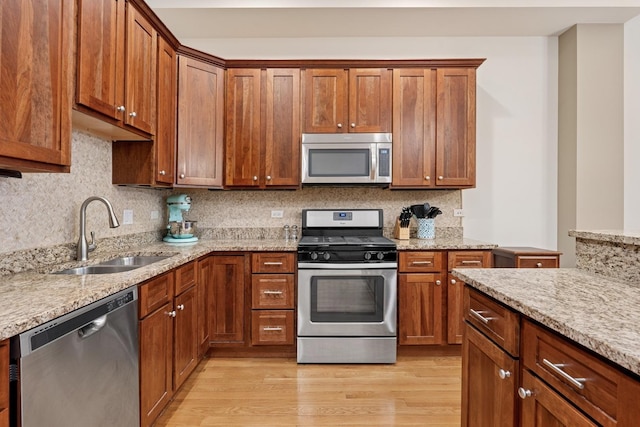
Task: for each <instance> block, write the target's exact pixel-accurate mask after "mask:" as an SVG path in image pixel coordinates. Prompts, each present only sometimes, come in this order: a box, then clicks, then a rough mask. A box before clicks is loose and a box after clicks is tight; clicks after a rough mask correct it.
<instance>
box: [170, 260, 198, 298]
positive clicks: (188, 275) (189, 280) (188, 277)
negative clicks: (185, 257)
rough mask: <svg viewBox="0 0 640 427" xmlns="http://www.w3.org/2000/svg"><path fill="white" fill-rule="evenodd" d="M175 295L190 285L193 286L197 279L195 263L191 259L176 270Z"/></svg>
mask: <svg viewBox="0 0 640 427" xmlns="http://www.w3.org/2000/svg"><path fill="white" fill-rule="evenodd" d="M175 272H176V295H180V294H181V293H182V292H184V291H186V290H187V289H189V288H190V287H192V286H195V284H196V280H197V263H196V261H191V262H190V263H187V264H184V265H182V266H180V267H178V268H177V269H176V270H175Z"/></svg>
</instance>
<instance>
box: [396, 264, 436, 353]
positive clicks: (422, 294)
mask: <svg viewBox="0 0 640 427" xmlns="http://www.w3.org/2000/svg"><path fill="white" fill-rule="evenodd" d="M398 278H399V280H398V307H399V309H398V313H399V320H398V322H399V325H398V343H399V344H400V345H406V344H413V345H425V344H442V341H443V339H442V335H443V329H442V317H443V305H442V301H443V298H442V277H441V275H440V274H437V273H423V274H418V273H411V274H406V273H401V274H398Z"/></svg>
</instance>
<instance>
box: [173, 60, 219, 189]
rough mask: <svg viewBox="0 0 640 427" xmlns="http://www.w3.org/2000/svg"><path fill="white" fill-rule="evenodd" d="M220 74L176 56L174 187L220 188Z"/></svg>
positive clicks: (200, 63)
mask: <svg viewBox="0 0 640 427" xmlns="http://www.w3.org/2000/svg"><path fill="white" fill-rule="evenodd" d="M223 115H224V70H223V69H222V68H220V67H217V66H215V65H213V64H210V63H207V62H204V61H201V60H199V59H194V58H190V57H187V56H183V55H178V143H177V144H178V147H177V166H176V173H177V176H176V184H177V185H187V186H203V187H210V188H216V187H218V188H219V187H222V177H223V172H222V161H223V153H222V147H223V145H224V139H223V130H224V129H223V127H224V121H223Z"/></svg>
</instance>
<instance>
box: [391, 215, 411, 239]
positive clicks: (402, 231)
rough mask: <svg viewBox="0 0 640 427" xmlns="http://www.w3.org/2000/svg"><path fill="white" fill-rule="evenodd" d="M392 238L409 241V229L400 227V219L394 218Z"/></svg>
mask: <svg viewBox="0 0 640 427" xmlns="http://www.w3.org/2000/svg"><path fill="white" fill-rule="evenodd" d="M393 238H394V239H398V240H409V227H404V228H403V227H400V218H396V225H395V227H394V229H393Z"/></svg>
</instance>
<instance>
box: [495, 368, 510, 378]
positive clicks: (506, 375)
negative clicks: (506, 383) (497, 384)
mask: <svg viewBox="0 0 640 427" xmlns="http://www.w3.org/2000/svg"><path fill="white" fill-rule="evenodd" d="M498 376H499V377H500V379H501V380H506V379H507V378H509V377H511V372H510V371H505V370H504V369H500V370H499V371H498Z"/></svg>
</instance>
